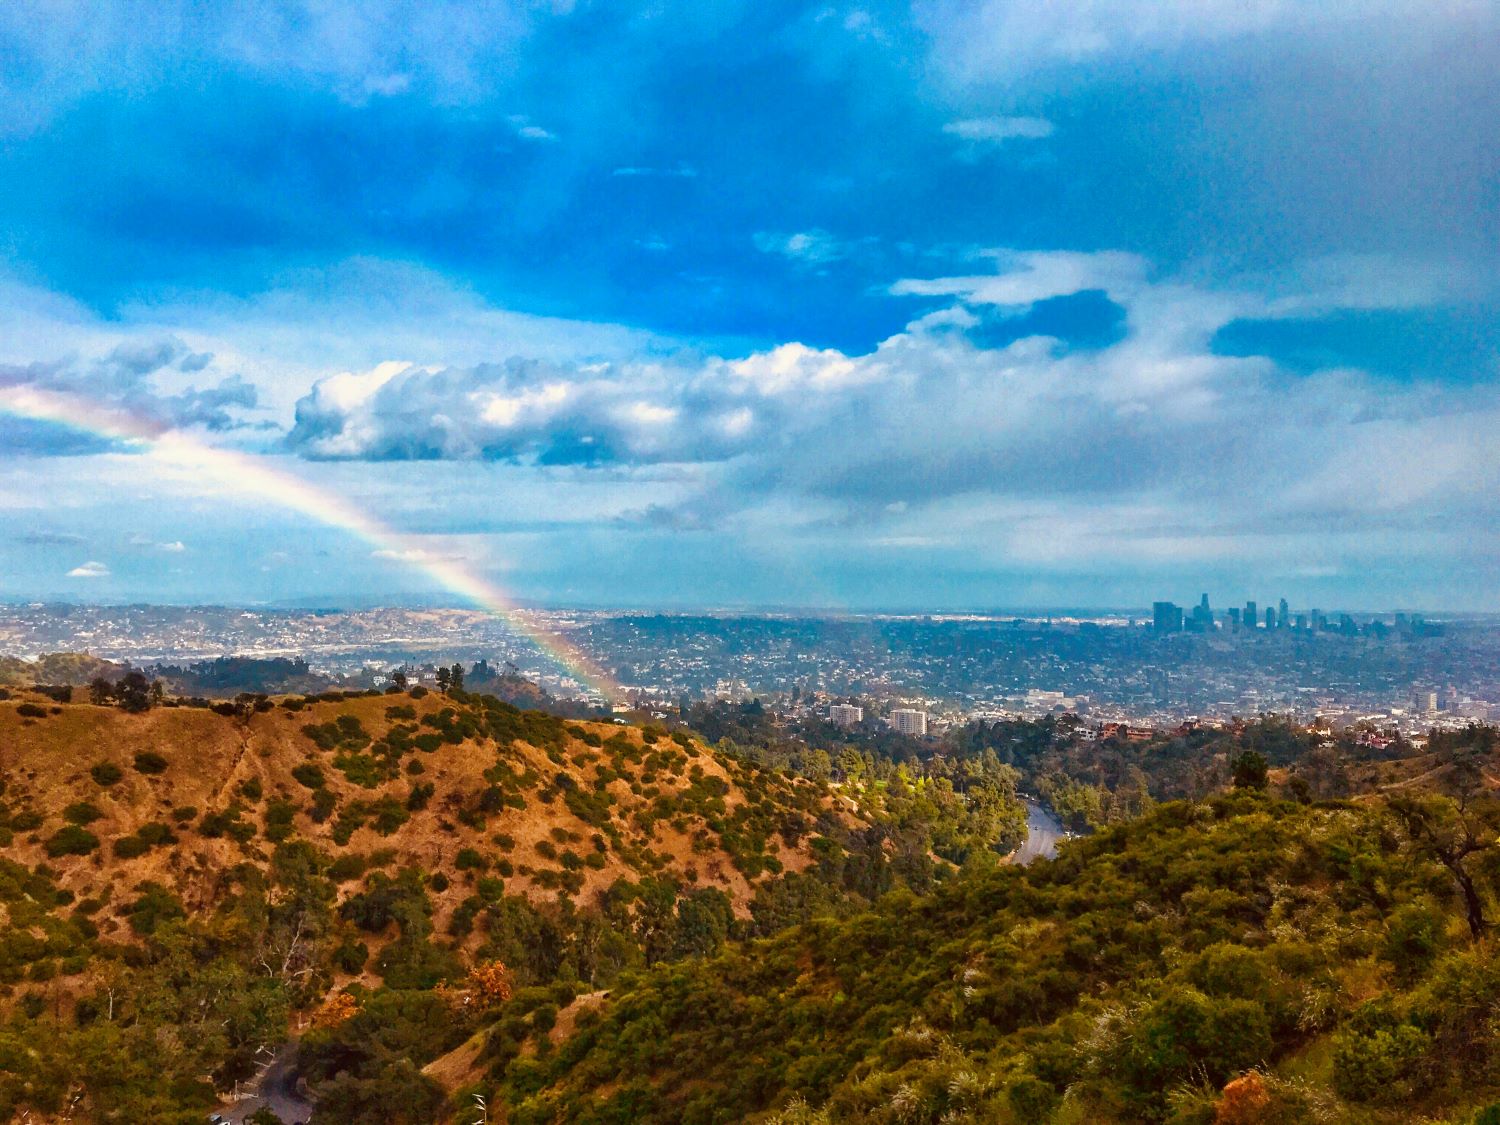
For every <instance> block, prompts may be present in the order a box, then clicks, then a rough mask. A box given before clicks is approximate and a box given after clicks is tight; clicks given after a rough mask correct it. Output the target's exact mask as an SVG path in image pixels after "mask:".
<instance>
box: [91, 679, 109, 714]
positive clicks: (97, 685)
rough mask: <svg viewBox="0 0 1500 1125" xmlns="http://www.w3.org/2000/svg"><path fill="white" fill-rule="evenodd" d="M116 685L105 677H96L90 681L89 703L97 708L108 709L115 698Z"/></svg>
mask: <svg viewBox="0 0 1500 1125" xmlns="http://www.w3.org/2000/svg"><path fill="white" fill-rule="evenodd" d="M114 694H115V685H114V684H112V683H110V682H109V681H108V680H106V679H105V678H104V677H103V676H95V677H94V678H93V679H92V680H90V681H89V702H90V703H92V704H94V705H95V706H97V707H106V706H108V705H109V701H110V700H111V699H113V698H114Z"/></svg>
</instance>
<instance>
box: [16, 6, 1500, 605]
mask: <svg viewBox="0 0 1500 1125" xmlns="http://www.w3.org/2000/svg"><path fill="white" fill-rule="evenodd" d="M1497 33H1500V15H1497V12H1496V9H1495V8H1494V6H1493V5H1491V4H1488V3H1480V2H1477V0H1476V2H1472V3H1469V2H1462V0H1452V2H1437V3H1431V2H1428V3H1421V4H1417V3H1401V2H1396V0H1347V2H1345V3H1341V4H1338V5H1331V4H1330V5H1296V4H1288V3H1282V2H1280V0H1236V2H1228V0H1194V2H1191V3H1188V2H1177V0H1095V2H1094V3H1091V4H1079V5H1057V4H1044V3H1040V2H1022V0H967V2H963V3H958V2H946V0H927V2H923V3H917V4H895V3H891V4H827V3H812V4H791V3H776V2H772V0H761V2H757V3H748V2H747V3H731V2H725V3H699V4H674V3H628V2H620V3H608V4H605V3H597V4H590V3H582V2H579V3H470V4H443V3H428V4H423V5H409V4H396V3H379V2H372V3H365V4H359V5H353V4H349V5H336V4H305V3H293V2H285V3H260V4H256V3H240V4H188V3H183V4H180V5H179V4H172V3H167V2H163V3H160V4H154V5H150V6H142V5H137V4H124V3H122V4H109V3H91V4H87V5H84V4H77V5H69V4H65V3H64V4H56V3H48V4H39V3H26V2H21V3H17V4H12V5H7V6H6V7H5V9H4V10H3V12H0V389H3V388H5V387H12V388H14V387H36V388H41V389H45V390H49V391H52V392H54V393H59V394H64V395H68V396H76V397H78V398H80V399H87V400H88V401H90V402H93V403H97V404H103V405H104V406H106V407H108V408H110V409H117V410H122V411H128V412H130V413H131V414H132V415H134V416H136V417H144V418H147V419H150V420H151V421H152V424H153V425H156V426H158V427H166V428H177V429H180V430H182V431H183V432H185V433H187V434H190V435H192V436H193V437H195V438H196V439H198V440H202V441H206V442H209V443H212V444H218V445H223V446H226V447H230V448H233V449H237V450H244V451H251V452H254V453H256V454H257V455H260V456H264V457H266V458H268V459H270V461H271V462H272V463H274V464H276V465H278V466H280V467H282V468H285V469H287V470H288V471H291V472H293V473H296V474H298V475H300V476H302V477H304V478H305V479H306V480H307V481H308V482H309V483H310V484H312V485H314V486H316V487H318V488H322V489H325V490H329V491H333V492H336V493H338V494H339V495H342V496H345V497H347V498H349V499H351V500H353V501H354V502H356V503H358V504H360V505H361V506H363V507H365V508H366V509H368V510H369V511H371V512H373V513H376V514H377V515H379V516H380V517H381V518H382V519H385V520H387V521H388V522H390V523H391V524H393V525H395V526H396V527H398V528H400V529H401V530H403V531H406V532H408V533H410V534H413V535H416V536H419V537H421V540H422V542H423V543H424V544H425V545H426V548H427V549H428V550H430V551H432V552H433V553H434V554H441V555H443V556H444V557H453V558H460V559H462V560H464V563H465V565H467V566H469V567H470V568H471V569H473V570H475V571H478V572H481V573H483V574H485V575H487V576H489V577H490V578H491V579H493V580H495V581H497V582H499V583H501V584H502V585H504V586H506V587H507V588H508V589H510V590H512V591H513V592H514V593H515V594H516V595H517V596H519V597H521V598H523V599H527V600H533V601H537V602H542V603H553V604H605V605H640V604H656V605H671V606H692V605H724V604H747V605H788V604H799V605H823V606H829V607H834V608H841V607H852V608H866V607H900V608H918V607H931V608H945V607H959V606H962V607H985V606H1024V605H1049V604H1050V605H1057V604H1069V605H1088V604H1097V605H1121V604H1124V605H1140V604H1144V603H1146V602H1148V601H1150V600H1151V599H1152V598H1153V597H1157V596H1176V597H1177V598H1178V599H1179V600H1184V599H1191V598H1194V597H1196V594H1197V592H1198V591H1199V590H1200V589H1209V590H1212V591H1216V592H1221V593H1222V596H1220V597H1219V599H1218V600H1220V601H1228V600H1231V599H1234V598H1243V597H1247V596H1256V597H1259V598H1261V599H1262V600H1264V599H1266V598H1268V597H1271V596H1281V595H1282V594H1285V595H1286V596H1288V597H1289V598H1290V599H1291V600H1292V601H1293V602H1294V603H1298V604H1303V605H1311V604H1317V605H1320V606H1323V607H1329V606H1334V605H1346V606H1358V607H1372V608H1376V607H1390V606H1397V605H1400V606H1411V607H1424V608H1429V609H1436V608H1466V609H1500V565H1497V563H1496V561H1495V560H1496V557H1497V548H1500V531H1497V527H1500V525H1497V521H1496V516H1497V514H1500V513H1497V504H1500V502H1497V500H1496V497H1497V496H1500V488H1497V486H1500V455H1497V450H1500V441H1497V439H1496V436H1495V435H1496V433H1497V423H1500V398H1497V393H1496V389H1497V384H1500V321H1497V314H1500V277H1497V263H1500V147H1497V146H1496V145H1495V144H1494V143H1493V138H1494V137H1495V136H1496V135H1497V131H1500V78H1497V75H1500V66H1497V64H1500V58H1497V51H1496V49H1495V46H1494V45H1495V44H1497V43H1500V35H1497ZM439 594H440V591H436V590H434V589H433V588H432V587H431V585H430V580H429V579H427V578H426V577H425V576H424V575H423V573H422V572H421V571H420V569H414V568H411V567H407V566H403V565H402V564H401V563H400V561H399V560H392V559H390V558H383V557H376V556H375V555H374V553H372V552H371V550H370V549H369V546H368V544H362V543H360V542H357V541H351V540H350V539H349V538H348V537H347V536H344V535H342V534H341V533H339V532H337V531H334V530H331V529H327V528H321V527H318V526H316V525H313V524H310V523H308V522H307V521H305V520H304V519H302V518H301V517H297V516H294V515H292V514H289V513H287V512H285V511H283V510H280V509H278V508H277V506H276V505H275V504H274V503H272V502H270V500H269V499H268V498H266V497H257V496H254V495H250V494H246V493H241V492H237V491H235V490H232V489H231V490H223V489H212V488H207V487H205V486H204V484H203V482H201V481H193V480H190V479H184V477H183V476H182V475H181V474H174V473H172V472H171V471H169V470H167V469H164V468H163V466H161V465H160V464H159V463H158V462H157V461H156V460H155V459H153V458H152V457H151V456H149V455H147V454H143V453H142V452H141V451H140V450H138V449H131V448H127V447H122V446H118V445H114V444H111V443H110V442H108V441H102V440H99V439H96V438H91V437H88V436H87V435H80V434H79V433H77V432H75V431H72V430H69V429H67V428H65V427H59V426H57V425H54V424H51V423H40V422H35V421H27V420H23V419H14V418H4V417H0V596H3V597H9V598H32V597H67V598H78V599H89V600H101V599H102V600H153V601H199V600H213V601H230V602H241V601H244V602H251V601H267V600H269V601H277V600H289V599H300V598H317V599H325V600H328V601H340V600H348V601H356V600H357V601H361V602H368V601H371V600H376V601H378V600H400V599H402V598H416V597H431V596H437V595H439Z"/></svg>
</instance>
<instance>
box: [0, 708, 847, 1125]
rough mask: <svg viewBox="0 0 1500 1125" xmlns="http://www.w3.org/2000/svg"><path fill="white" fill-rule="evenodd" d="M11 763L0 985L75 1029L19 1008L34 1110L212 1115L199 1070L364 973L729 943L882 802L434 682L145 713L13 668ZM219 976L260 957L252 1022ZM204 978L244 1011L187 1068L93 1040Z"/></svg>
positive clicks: (364, 979)
mask: <svg viewBox="0 0 1500 1125" xmlns="http://www.w3.org/2000/svg"><path fill="white" fill-rule="evenodd" d="M0 784H3V791H0V845H3V858H0V993H3V999H0V1004H3V1006H4V1008H5V1009H6V1010H8V1011H9V1012H10V1015H11V1018H12V1020H13V1021H20V1023H21V1024H22V1025H24V1024H25V1023H26V1021H27V1020H28V1019H36V1018H40V1017H43V1016H47V1017H50V1018H53V1019H56V1020H60V1021H61V1022H62V1025H63V1026H64V1027H65V1028H66V1029H67V1034H65V1035H64V1036H63V1037H62V1040H61V1042H62V1043H64V1044H66V1043H69V1042H70V1040H69V1039H68V1036H69V1035H72V1036H75V1037H77V1039H78V1041H77V1042H76V1043H73V1044H72V1046H70V1047H67V1048H66V1049H62V1050H59V1051H58V1052H56V1053H55V1054H54V1055H53V1056H52V1057H48V1058H41V1057H39V1056H37V1055H35V1054H34V1052H33V1051H32V1049H31V1047H30V1046H29V1045H27V1044H26V1043H25V1042H24V1034H23V1033H21V1032H17V1033H16V1034H17V1035H21V1036H22V1038H21V1039H17V1040H15V1041H11V1042H7V1040H6V1039H5V1036H3V1035H0V1108H3V1109H5V1110H6V1111H11V1110H15V1111H20V1110H22V1109H32V1110H34V1111H35V1114H34V1116H33V1118H32V1119H33V1120H38V1119H39V1116H38V1115H41V1114H45V1113H47V1112H56V1111H58V1110H59V1109H60V1108H61V1107H62V1106H63V1105H64V1104H65V1103H66V1102H67V1101H68V1099H70V1098H73V1099H78V1105H79V1106H80V1107H83V1108H82V1109H80V1110H79V1111H78V1112H80V1113H84V1112H86V1113H91V1114H92V1115H93V1118H92V1119H99V1120H104V1119H113V1118H118V1117H119V1115H120V1114H121V1113H122V1112H124V1113H126V1114H127V1118H128V1119H132V1120H134V1119H136V1118H134V1117H129V1116H128V1115H129V1114H134V1113H146V1112H148V1111H149V1112H151V1113H153V1114H165V1115H166V1116H164V1117H162V1118H161V1119H166V1120H171V1119H173V1117H172V1114H174V1113H182V1114H191V1113H197V1112H198V1110H199V1109H200V1108H202V1107H206V1106H209V1105H211V1104H212V1103H213V1100H214V1098H213V1094H212V1091H211V1089H210V1088H209V1084H208V1083H206V1082H205V1081H204V1079H203V1077H202V1076H203V1075H205V1074H209V1073H212V1074H213V1082H214V1083H216V1084H218V1085H219V1086H221V1087H223V1086H224V1085H226V1084H232V1082H233V1081H234V1080H235V1079H237V1078H241V1077H244V1076H245V1075H246V1074H247V1073H248V1067H249V1063H248V1061H247V1060H248V1059H249V1057H250V1056H252V1055H253V1054H254V1052H255V1051H258V1050H260V1049H262V1048H264V1047H266V1045H267V1044H274V1043H275V1042H277V1041H278V1040H279V1039H280V1038H282V1037H284V1036H285V1035H286V1034H287V1033H288V1031H289V1030H291V1031H295V1030H296V1028H297V1027H298V1026H301V1025H305V1024H306V1023H307V1022H308V1020H309V1019H313V1018H315V1014H316V1013H317V1011H318V1010H319V1006H320V1005H321V1004H323V1003H324V1001H325V999H326V998H327V997H329V996H330V995H337V994H339V993H340V991H341V990H344V989H347V988H353V989H354V990H356V991H357V992H359V993H360V994H361V995H381V994H385V993H392V992H400V991H403V990H405V991H411V990H417V991H424V990H425V991H426V993H427V994H428V995H430V994H431V993H430V990H431V989H432V988H433V987H434V986H435V985H438V984H441V983H442V982H444V981H449V982H453V984H454V987H456V988H457V987H460V986H461V984H462V981H463V980H464V978H465V974H466V973H467V972H469V971H471V970H473V969H475V968H476V967H479V966H486V965H493V964H494V963H496V962H503V964H504V965H505V966H506V967H505V969H504V972H505V974H506V981H507V983H506V988H507V989H509V988H511V987H523V986H525V985H526V984H528V983H529V982H539V981H549V982H550V981H555V980H556V979H557V978H558V977H559V976H564V977H566V978H568V979H569V980H571V981H573V982H576V986H577V988H578V989H585V988H587V987H591V986H592V985H594V984H596V983H599V982H601V981H604V980H607V979H611V978H612V977H613V975H615V974H617V973H618V972H619V971H621V970H623V969H625V968H628V967H630V966H633V965H645V964H647V963H649V962H652V961H658V960H662V959H666V958H670V957H674V956H680V955H685V953H686V952H688V951H697V950H699V949H709V948H713V947H714V946H715V945H716V944H718V943H722V941H723V940H724V937H725V936H726V934H727V933H728V931H729V929H730V928H731V927H732V926H734V925H736V924H737V922H738V921H739V920H745V919H748V918H749V917H750V915H751V912H752V907H754V905H755V903H756V899H757V895H758V894H760V893H762V892H763V891H764V889H765V888H766V887H767V886H769V885H771V884H774V883H776V882H777V881H778V880H785V879H789V878H796V877H797V873H798V872H801V871H804V870H805V869H807V868H808V867H809V866H810V865H812V864H813V863H814V862H815V858H816V856H817V854H818V849H819V848H820V847H823V846H826V841H827V839H828V836H829V834H834V835H838V834H841V833H844V832H847V831H849V830H850V829H851V828H857V827H858V826H859V823H860V822H859V821H858V820H857V819H856V818H854V817H853V816H852V815H851V814H850V812H849V811H848V810H847V809H846V808H843V807H841V806H836V805H835V802H834V800H833V799H832V797H831V796H830V794H829V792H828V790H827V789H826V788H825V787H823V786H821V785H816V784H813V783H811V782H807V781H802V780H791V779H787V778H785V777H781V776H778V775H775V774H771V773H766V772H762V771H759V770H756V769H753V768H751V767H749V766H745V765H742V764H740V763H738V762H736V761H734V760H733V759H728V758H724V757H722V756H719V755H717V754H715V753H713V752H711V751H709V750H707V749H706V748H705V747H703V746H702V745H701V744H700V743H698V742H697V741H695V740H694V739H692V738H689V737H687V736H686V735H684V734H681V733H675V734H673V735H668V733H667V732H666V731H664V730H661V729H653V728H649V727H648V728H639V727H627V726H620V725H616V724H608V723H582V722H569V721H565V720H562V719H559V718H555V717H553V716H550V715H547V714H544V713H541V712H536V711H520V710H517V709H516V708H514V707H512V706H510V705H508V704H505V703H502V702H500V701H498V700H496V699H494V698H492V697H487V696H480V695H470V694H466V693H462V692H456V693H454V694H453V695H452V696H443V695H438V694H429V693H427V692H426V691H424V690H423V689H420V688H419V689H415V690H413V691H412V692H411V693H409V694H408V693H401V694H373V693H371V694H365V693H356V694H351V695H342V694H338V693H333V694H332V695H329V696H322V697H316V698H311V699H307V698H302V697H292V698H283V699H269V698H265V697H248V698H243V699H241V700H240V701H239V702H238V703H224V704H218V705H215V706H214V707H204V706H183V705H174V703H173V701H171V700H168V701H166V703H165V704H163V705H157V706H153V707H150V708H148V709H146V710H143V711H141V712H140V713H128V712H126V711H125V710H122V709H120V708H118V707H112V706H97V705H94V704H91V703H85V702H68V703H58V702H56V701H54V700H53V699H51V698H48V697H47V696H45V695H40V694H36V693H30V692H21V693H13V695H12V697H11V698H10V699H8V700H5V701H3V702H0ZM179 957H180V958H184V959H185V962H186V963H185V965H178V964H176V963H175V961H174V959H175V958H179ZM200 973H201V974H206V975H208V976H210V977H214V976H215V975H216V974H218V975H220V976H222V977H223V980H224V981H225V982H229V981H238V982H240V983H241V984H242V985H248V984H250V983H253V985H254V989H252V990H251V991H252V992H254V991H256V990H258V993H257V994H258V995H259V999H257V1000H255V1001H254V1005H256V1010H255V1011H254V1012H253V1013H244V1012H242V1013H241V1018H242V1021H243V1024H242V1026H234V1017H233V1016H232V1015H227V1014H226V1008H227V1007H233V1004H231V1002H230V1001H229V999H228V996H227V993H226V992H225V991H224V989H227V988H228V984H227V983H225V984H223V985H221V986H220V987H219V988H218V989H215V990H213V998H212V999H205V998H204V997H202V996H197V995H196V994H193V988H194V986H193V985H191V984H189V983H187V981H190V980H196V979H197V977H198V976H199V974H200ZM237 987H238V986H237ZM148 992H149V993H151V994H152V995H153V996H154V997H155V1000H154V1001H153V1004H155V1005H156V1006H155V1007H152V1006H151V1005H146V1004H144V1003H143V1001H141V1000H140V999H139V997H141V996H143V995H145V994H146V993H148ZM189 994H193V999H191V1000H187V999H185V997H186V996H188V995H189ZM260 994H263V995H260ZM236 1002H238V1001H236ZM184 1003H187V1004H191V1005H196V1008H195V1012H194V1016H193V1021H192V1022H193V1023H194V1024H195V1025H196V1024H199V1023H202V1024H205V1025H206V1024H207V1023H208V1022H209V1020H210V1018H211V1017H213V1016H215V1015H217V1016H220V1017H223V1018H222V1019H221V1020H220V1023H221V1024H225V1025H226V1026H227V1031H226V1030H223V1029H222V1028H221V1029H219V1030H215V1031H214V1033H213V1035H212V1036H211V1037H209V1038H206V1039H202V1040H200V1041H198V1043H197V1044H196V1046H198V1047H199V1050H198V1051H197V1053H196V1055H195V1056H193V1053H192V1052H188V1054H189V1055H190V1056H192V1057H190V1058H189V1059H188V1060H187V1061H186V1062H185V1064H184V1065H181V1066H168V1067H167V1070H168V1072H170V1073H172V1074H174V1075H175V1081H176V1083H177V1086H176V1087H173V1088H172V1089H163V1088H161V1084H160V1083H157V1087H158V1088H157V1089H156V1090H154V1091H153V1092H152V1093H151V1094H150V1096H147V1095H146V1094H145V1093H144V1092H143V1091H142V1090H141V1089H140V1087H141V1086H142V1085H143V1084H149V1083H146V1077H145V1076H142V1075H136V1076H134V1077H133V1076H131V1075H129V1074H122V1075H118V1076H116V1077H114V1078H111V1079H108V1080H105V1079H102V1078H101V1077H100V1076H99V1073H98V1072H97V1071H94V1072H93V1073H91V1070H90V1067H89V1066H87V1065H85V1064H84V1062H83V1061H82V1060H83V1059H84V1058H86V1057H89V1056H88V1052H89V1049H90V1048H89V1046H88V1043H87V1042H85V1041H86V1040H88V1039H89V1037H90V1036H93V1037H94V1038H99V1037H100V1036H101V1034H102V1033H103V1031H104V1030H106V1029H107V1030H109V1031H110V1032H112V1033H118V1034H122V1035H129V1034H135V1033H137V1032H139V1033H141V1034H144V1033H145V1032H146V1031H148V1030H152V1031H153V1033H154V1034H155V1035H156V1037H157V1038H158V1039H162V1038H163V1037H165V1040H166V1041H169V1042H171V1041H174V1036H176V1035H178V1034H180V1032H179V1031H177V1030H174V1029H171V1028H169V1027H163V1026H162V1025H163V1024H168V1025H170V1024H171V1023H172V1018H173V1015H174V1013H175V1014H176V1015H177V1016H180V1015H181V1005H182V1004H184ZM13 1026H14V1025H13ZM438 1038H439V1039H441V1038H442V1036H439V1037H438ZM175 1042H176V1044H177V1045H184V1041H182V1040H175ZM436 1045H437V1044H436V1043H434V1047H436ZM7 1050H9V1051H10V1056H9V1057H7ZM428 1053H429V1054H431V1053H436V1052H435V1051H431V1052H428ZM158 1054H159V1052H158ZM152 1057H153V1052H151V1051H142V1052H141V1053H140V1059H141V1065H142V1066H146V1067H149V1065H150V1060H151V1059H152ZM7 1063H8V1065H7ZM53 1070H57V1071H58V1073H56V1074H53V1075H52V1077H51V1078H48V1077H47V1075H48V1074H50V1073H51V1072H52V1071H53ZM336 1072H337V1068H334V1072H333V1073H334V1074H335V1076H336ZM15 1075H20V1077H19V1078H17V1077H14V1076H15ZM143 1099H144V1100H143ZM184 1107H187V1108H184ZM142 1119H144V1118H142ZM183 1119H184V1120H188V1119H194V1120H201V1116H199V1117H194V1118H190V1117H187V1116H185V1117H183Z"/></svg>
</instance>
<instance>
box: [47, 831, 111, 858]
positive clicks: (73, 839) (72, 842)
mask: <svg viewBox="0 0 1500 1125" xmlns="http://www.w3.org/2000/svg"><path fill="white" fill-rule="evenodd" d="M98 846H99V837H98V836H95V835H94V834H93V833H92V832H90V831H89V830H88V829H87V828H80V827H79V826H78V825H76V824H69V825H65V826H64V827H62V828H59V829H58V830H57V831H56V832H54V833H53V834H52V835H51V836H50V837H48V839H47V843H46V845H45V847H46V851H47V854H48V855H49V856H51V857H52V858H53V859H56V858H57V857H58V856H64V855H88V854H89V853H90V852H92V851H93V850H94V849H96V848H97V847H98Z"/></svg>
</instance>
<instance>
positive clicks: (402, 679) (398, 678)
mask: <svg viewBox="0 0 1500 1125" xmlns="http://www.w3.org/2000/svg"><path fill="white" fill-rule="evenodd" d="M391 683H392V684H394V685H395V686H396V687H398V688H400V689H401V690H402V691H405V690H406V684H407V680H406V669H405V668H397V669H396V670H395V671H394V672H392V673H391Z"/></svg>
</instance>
